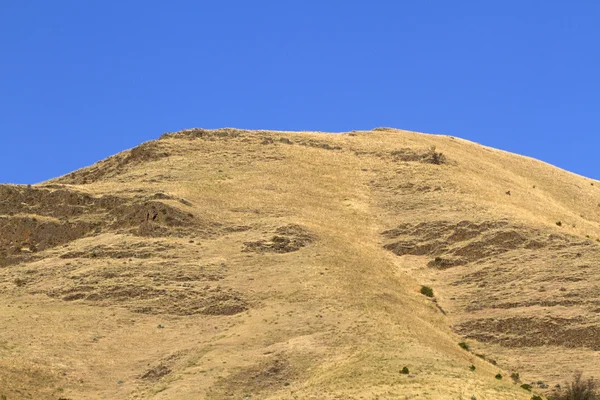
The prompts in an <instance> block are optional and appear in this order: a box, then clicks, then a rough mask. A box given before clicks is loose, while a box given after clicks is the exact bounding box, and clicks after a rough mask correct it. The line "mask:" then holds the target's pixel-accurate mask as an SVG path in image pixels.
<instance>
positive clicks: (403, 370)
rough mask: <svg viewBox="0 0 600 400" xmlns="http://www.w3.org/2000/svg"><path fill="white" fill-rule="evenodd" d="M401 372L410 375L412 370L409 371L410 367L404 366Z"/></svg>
mask: <svg viewBox="0 0 600 400" xmlns="http://www.w3.org/2000/svg"><path fill="white" fill-rule="evenodd" d="M400 373H401V374H404V375H408V374H409V373H410V372H409V371H408V367H404V368H402V371H400Z"/></svg>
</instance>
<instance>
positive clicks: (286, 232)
mask: <svg viewBox="0 0 600 400" xmlns="http://www.w3.org/2000/svg"><path fill="white" fill-rule="evenodd" d="M314 240H315V237H314V235H312V234H310V233H309V232H308V230H306V229H305V228H303V227H301V226H300V225H295V224H292V225H286V226H281V227H279V228H277V229H276V230H275V235H274V236H272V237H271V238H270V239H268V240H257V241H254V242H245V243H244V249H243V251H251V252H256V253H291V252H293V251H298V250H300V249H301V248H303V247H305V246H307V245H308V244H310V243H311V242H313V241H314Z"/></svg>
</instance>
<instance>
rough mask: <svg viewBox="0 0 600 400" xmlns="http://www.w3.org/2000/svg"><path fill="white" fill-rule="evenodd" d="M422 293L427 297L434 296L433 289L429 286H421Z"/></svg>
mask: <svg viewBox="0 0 600 400" xmlns="http://www.w3.org/2000/svg"><path fill="white" fill-rule="evenodd" d="M421 294H423V295H425V296H427V297H433V289H432V288H430V287H429V286H421Z"/></svg>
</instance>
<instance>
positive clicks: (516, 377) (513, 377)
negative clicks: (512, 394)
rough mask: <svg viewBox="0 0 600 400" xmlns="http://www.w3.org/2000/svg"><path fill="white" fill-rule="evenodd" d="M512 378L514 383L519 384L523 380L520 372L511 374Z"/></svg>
mask: <svg viewBox="0 0 600 400" xmlns="http://www.w3.org/2000/svg"><path fill="white" fill-rule="evenodd" d="M510 378H511V379H512V380H513V382H515V383H517V382H519V381H520V380H521V377H520V376H519V373H518V372H513V373H512V374H510Z"/></svg>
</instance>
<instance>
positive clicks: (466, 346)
mask: <svg viewBox="0 0 600 400" xmlns="http://www.w3.org/2000/svg"><path fill="white" fill-rule="evenodd" d="M458 345H459V346H460V347H461V348H462V349H464V350H467V351H469V345H468V344H466V343H465V342H460V343H459V344H458Z"/></svg>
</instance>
